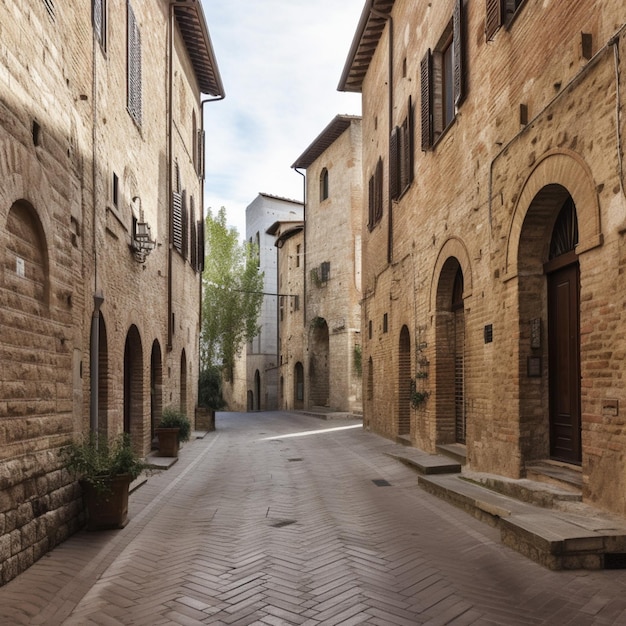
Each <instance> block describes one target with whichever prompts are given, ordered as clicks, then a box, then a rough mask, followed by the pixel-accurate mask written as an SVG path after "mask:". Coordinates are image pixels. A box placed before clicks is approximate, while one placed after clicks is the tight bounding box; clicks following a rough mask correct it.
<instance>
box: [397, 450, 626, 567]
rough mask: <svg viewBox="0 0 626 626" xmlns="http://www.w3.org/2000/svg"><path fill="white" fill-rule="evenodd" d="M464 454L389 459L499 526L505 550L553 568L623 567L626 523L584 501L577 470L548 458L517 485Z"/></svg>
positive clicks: (407, 453) (410, 453) (406, 453)
mask: <svg viewBox="0 0 626 626" xmlns="http://www.w3.org/2000/svg"><path fill="white" fill-rule="evenodd" d="M464 450H465V448H464V446H459V445H458V444H455V445H452V446H441V447H439V448H438V451H439V454H427V453H425V452H422V451H420V450H418V449H416V448H408V447H405V446H402V445H395V446H393V449H392V450H389V451H388V452H387V454H388V455H389V456H392V457H393V458H395V459H397V460H398V461H401V462H402V463H404V464H406V465H408V466H409V467H411V468H413V469H415V470H416V471H417V472H418V483H419V485H420V486H421V487H422V488H423V489H424V490H425V491H427V492H429V493H431V494H433V495H436V496H437V497H439V498H442V499H444V500H446V501H448V502H450V503H452V504H454V505H455V506H457V507H460V508H462V509H463V510H465V511H466V512H467V513H469V514H470V515H472V516H474V517H475V518H477V519H479V520H481V521H483V522H485V523H488V524H490V525H491V526H494V527H496V528H498V529H499V530H500V537H501V540H502V542H503V543H504V544H505V545H507V546H509V547H511V548H513V549H514V550H517V551H518V552H520V553H521V554H524V555H525V556H527V557H528V558H530V559H532V560H533V561H536V562H537V563H540V564H542V565H544V566H545V567H547V568H549V569H552V570H560V569H617V568H620V569H622V568H626V520H625V519H623V518H621V517H619V516H616V515H612V514H610V513H607V512H605V511H602V510H600V509H596V508H594V507H591V506H589V505H586V504H584V503H583V502H582V494H581V486H582V475H581V472H580V471H579V470H578V469H577V468H572V467H571V466H568V465H565V464H559V463H555V462H552V461H543V462H540V463H536V464H534V465H533V466H532V467H529V468H528V477H527V478H524V479H519V480H514V479H508V478H505V477H502V476H497V475H492V474H485V473H480V472H472V471H469V470H467V469H466V468H465V467H464V465H465V454H464Z"/></svg>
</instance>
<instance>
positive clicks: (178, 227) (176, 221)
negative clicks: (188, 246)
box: [172, 191, 183, 252]
mask: <svg viewBox="0 0 626 626" xmlns="http://www.w3.org/2000/svg"><path fill="white" fill-rule="evenodd" d="M172 244H173V246H174V248H176V250H178V251H179V252H182V249H183V195H182V194H181V193H180V192H179V191H174V192H172Z"/></svg>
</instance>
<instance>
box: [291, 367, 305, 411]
mask: <svg viewBox="0 0 626 626" xmlns="http://www.w3.org/2000/svg"><path fill="white" fill-rule="evenodd" d="M293 407H294V409H303V408H304V366H303V365H302V363H300V361H298V362H297V363H296V365H295V367H294V390H293Z"/></svg>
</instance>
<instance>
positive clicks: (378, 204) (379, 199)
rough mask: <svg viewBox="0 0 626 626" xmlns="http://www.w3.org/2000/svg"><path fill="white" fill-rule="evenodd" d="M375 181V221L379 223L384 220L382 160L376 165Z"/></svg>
mask: <svg viewBox="0 0 626 626" xmlns="http://www.w3.org/2000/svg"><path fill="white" fill-rule="evenodd" d="M374 181H375V183H374V184H375V187H376V191H375V193H376V201H375V210H374V221H375V222H379V221H380V220H381V219H383V160H382V159H380V158H379V159H378V163H377V164H376V175H375V177H374Z"/></svg>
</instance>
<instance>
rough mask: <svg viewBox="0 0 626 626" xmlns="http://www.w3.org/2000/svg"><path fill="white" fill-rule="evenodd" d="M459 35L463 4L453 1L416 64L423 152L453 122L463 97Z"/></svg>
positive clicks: (461, 26) (462, 26)
mask: <svg viewBox="0 0 626 626" xmlns="http://www.w3.org/2000/svg"><path fill="white" fill-rule="evenodd" d="M463 31H464V16H463V0H455V5H454V13H453V16H452V19H451V20H450V23H449V24H448V27H447V28H446V30H445V31H444V33H443V35H442V36H441V38H440V39H439V43H438V44H437V46H436V47H435V49H434V51H432V52H431V51H430V50H429V51H428V53H427V54H426V55H425V56H424V58H423V59H422V61H421V64H420V75H421V76H420V78H421V97H422V110H421V113H422V120H421V121H422V150H424V151H426V150H429V149H430V148H432V147H433V145H434V144H435V143H436V142H437V140H438V139H439V137H440V136H441V135H442V133H443V132H444V131H445V130H446V128H448V127H449V126H450V124H451V123H452V122H453V121H454V118H455V114H456V113H455V112H456V108H457V107H458V106H459V105H460V104H461V102H462V101H463V98H464V97H465V85H464V83H465V81H464V53H463V50H464V43H463Z"/></svg>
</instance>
